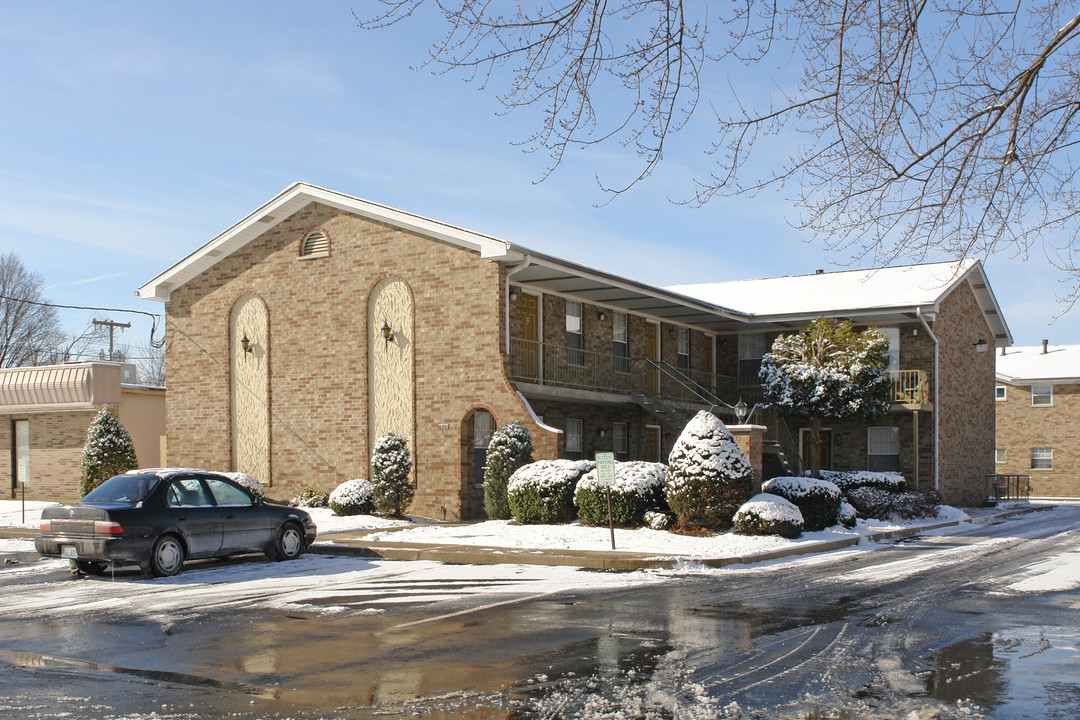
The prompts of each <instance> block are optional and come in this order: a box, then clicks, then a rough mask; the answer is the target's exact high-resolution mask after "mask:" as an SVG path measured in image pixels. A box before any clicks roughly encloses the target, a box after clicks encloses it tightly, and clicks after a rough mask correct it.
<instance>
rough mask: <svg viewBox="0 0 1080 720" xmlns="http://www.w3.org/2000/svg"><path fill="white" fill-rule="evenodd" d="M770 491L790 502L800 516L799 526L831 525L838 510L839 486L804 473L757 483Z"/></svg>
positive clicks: (812, 528) (811, 528)
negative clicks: (802, 475) (801, 519)
mask: <svg viewBox="0 0 1080 720" xmlns="http://www.w3.org/2000/svg"><path fill="white" fill-rule="evenodd" d="M761 491H762V492H763V493H771V494H773V495H779V496H780V497H782V498H784V499H785V500H788V501H789V502H792V503H794V504H795V505H796V506H798V508H799V511H800V512H801V513H802V516H803V529H804V530H806V531H807V532H815V531H818V530H824V529H825V528H827V527H832V526H833V525H835V524H836V522H837V515H838V514H839V512H840V501H841V496H840V488H838V487H836V485H834V484H833V483H831V482H829V481H828V480H816V479H814V478H806V477H778V478H773V479H772V480H769V481H768V482H767V483H765V484H764V485H762V486H761Z"/></svg>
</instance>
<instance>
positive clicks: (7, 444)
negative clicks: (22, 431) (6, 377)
mask: <svg viewBox="0 0 1080 720" xmlns="http://www.w3.org/2000/svg"><path fill="white" fill-rule="evenodd" d="M95 415H97V410H76V411H69V412H41V413H32V414H4V415H0V468H3V473H4V474H5V476H6V482H5V483H4V484H3V488H4V497H11V498H17V497H22V496H21V494H17V493H16V489H15V474H14V457H13V455H14V447H15V443H14V432H15V426H14V421H15V420H29V421H30V463H29V470H30V484H29V485H28V486H27V488H26V499H27V500H51V501H54V502H64V503H71V502H77V501H78V500H79V476H80V472H81V471H80V468H81V465H82V451H83V446H84V445H85V444H86V429H87V428H88V427H89V426H90V422H91V421H92V420H93V419H94V416H95Z"/></svg>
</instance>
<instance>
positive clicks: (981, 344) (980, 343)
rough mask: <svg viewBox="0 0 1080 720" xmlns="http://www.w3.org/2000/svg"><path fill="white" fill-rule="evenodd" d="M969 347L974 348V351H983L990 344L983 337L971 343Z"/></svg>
mask: <svg viewBox="0 0 1080 720" xmlns="http://www.w3.org/2000/svg"><path fill="white" fill-rule="evenodd" d="M971 347H973V348H975V352H979V353H984V352H986V348H988V347H990V344H989V343H988V342H986V340H984V339H983V338H979V339H978V340H976V341H975V342H973V343H971Z"/></svg>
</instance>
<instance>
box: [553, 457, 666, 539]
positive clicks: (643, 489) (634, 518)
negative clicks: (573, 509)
mask: <svg viewBox="0 0 1080 720" xmlns="http://www.w3.org/2000/svg"><path fill="white" fill-rule="evenodd" d="M666 474H667V467H666V466H665V465H663V464H661V463H650V462H640V461H635V462H621V463H615V484H614V485H613V486H611V517H612V522H613V524H615V525H618V526H619V527H638V526H640V525H643V524H644V523H645V513H646V512H648V511H650V510H653V511H659V512H666V511H667V501H666V500H665V499H664V477H665V475H666ZM574 505H576V506H577V514H578V517H580V518H581V519H582V520H585V521H586V522H588V523H592V524H593V525H607V523H608V506H607V488H605V487H602V486H601V485H600V480H599V477H598V475H597V472H596V469H595V468H593V469H592V470H590V471H589V472H588V473H586V474H585V475H584V476H582V478H581V479H580V480H578V483H577V489H576V490H575V491H574Z"/></svg>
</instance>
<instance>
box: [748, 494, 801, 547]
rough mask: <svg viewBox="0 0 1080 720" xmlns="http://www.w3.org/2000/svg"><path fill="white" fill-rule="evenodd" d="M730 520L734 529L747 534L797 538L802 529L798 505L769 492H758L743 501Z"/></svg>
mask: <svg viewBox="0 0 1080 720" xmlns="http://www.w3.org/2000/svg"><path fill="white" fill-rule="evenodd" d="M732 521H733V523H734V525H735V529H736V530H738V531H739V532H741V533H746V534H747V535H779V536H780V537H784V538H797V537H799V535H801V534H802V531H803V517H802V513H801V512H799V508H798V506H796V505H795V504H794V503H792V502H789V501H788V500H785V499H784V498H782V497H780V496H779V495H772V494H769V493H760V494H758V495H755V496H754V497H752V498H750V500H748V501H747V502H745V503H743V504H742V505H741V506H740V507H739V509H738V510H737V511H736V512H735V516H734V517H733V518H732Z"/></svg>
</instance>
